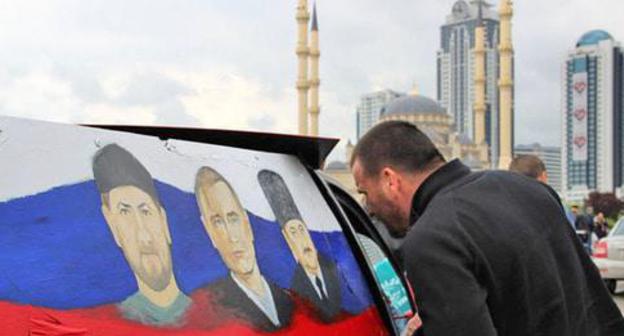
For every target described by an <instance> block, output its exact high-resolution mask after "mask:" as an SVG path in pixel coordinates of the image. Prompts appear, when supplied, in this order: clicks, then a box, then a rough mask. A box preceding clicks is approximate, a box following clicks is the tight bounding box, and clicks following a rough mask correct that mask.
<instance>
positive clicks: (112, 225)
mask: <svg viewBox="0 0 624 336" xmlns="http://www.w3.org/2000/svg"><path fill="white" fill-rule="evenodd" d="M100 209H101V210H102V215H104V219H105V220H106V224H108V228H109V229H110V231H111V233H112V234H113V239H115V243H116V244H117V246H119V247H121V237H120V236H119V232H118V231H117V226H116V224H115V220H114V219H113V213H112V212H111V210H110V209H109V208H108V206H107V205H106V204H105V203H104V202H102V206H101V207H100Z"/></svg>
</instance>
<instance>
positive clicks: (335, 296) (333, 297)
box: [290, 253, 342, 322]
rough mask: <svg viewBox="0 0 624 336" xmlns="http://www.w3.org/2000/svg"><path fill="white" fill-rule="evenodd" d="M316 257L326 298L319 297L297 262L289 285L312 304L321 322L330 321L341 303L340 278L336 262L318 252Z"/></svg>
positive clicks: (337, 312)
mask: <svg viewBox="0 0 624 336" xmlns="http://www.w3.org/2000/svg"><path fill="white" fill-rule="evenodd" d="M318 259H319V264H320V266H321V271H322V272H323V278H324V280H325V290H326V291H327V298H326V299H325V300H321V298H319V296H318V294H317V293H316V290H315V289H314V287H313V284H312V283H311V282H310V279H309V278H308V276H307V275H306V272H305V270H304V269H303V267H302V266H301V264H297V268H296V269H295V274H294V276H293V279H292V285H291V286H290V287H291V289H292V290H293V291H294V292H295V293H297V294H298V295H299V296H300V297H302V298H303V299H305V300H306V301H308V302H309V303H310V304H311V305H312V307H313V308H314V311H315V312H316V313H317V315H318V317H319V318H320V319H321V320H322V321H323V322H332V321H333V320H334V319H335V318H336V316H338V314H339V313H340V310H341V308H340V307H341V305H342V300H341V296H340V279H339V278H338V272H337V270H336V264H335V263H334V262H333V261H331V260H329V259H327V258H325V257H323V256H322V255H321V254H320V253H319V254H318Z"/></svg>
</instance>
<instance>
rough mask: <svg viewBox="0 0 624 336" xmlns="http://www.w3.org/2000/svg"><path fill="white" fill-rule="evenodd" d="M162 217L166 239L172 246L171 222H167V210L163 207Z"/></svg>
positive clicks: (161, 209) (161, 210) (161, 208)
mask: <svg viewBox="0 0 624 336" xmlns="http://www.w3.org/2000/svg"><path fill="white" fill-rule="evenodd" d="M160 216H161V218H162V221H163V223H162V224H163V230H164V231H165V232H164V233H165V238H167V243H169V245H171V233H169V221H167V212H165V209H164V208H163V207H162V206H161V207H160Z"/></svg>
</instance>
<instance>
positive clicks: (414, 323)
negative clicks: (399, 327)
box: [401, 314, 422, 336]
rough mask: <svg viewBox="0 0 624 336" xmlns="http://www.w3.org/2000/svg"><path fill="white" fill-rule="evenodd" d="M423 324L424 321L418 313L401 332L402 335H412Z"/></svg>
mask: <svg viewBox="0 0 624 336" xmlns="http://www.w3.org/2000/svg"><path fill="white" fill-rule="evenodd" d="M421 326H422V321H421V320H420V316H418V314H416V315H414V317H412V318H411V319H410V320H409V321H408V322H407V326H406V327H405V329H404V330H403V332H402V333H401V336H412V335H413V334H414V333H415V332H416V330H418V328H420V327H421Z"/></svg>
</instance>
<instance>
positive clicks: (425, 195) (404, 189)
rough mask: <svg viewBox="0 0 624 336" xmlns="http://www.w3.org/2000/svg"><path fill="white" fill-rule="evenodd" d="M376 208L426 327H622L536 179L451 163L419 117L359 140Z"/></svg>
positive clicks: (456, 330) (445, 334)
mask: <svg viewBox="0 0 624 336" xmlns="http://www.w3.org/2000/svg"><path fill="white" fill-rule="evenodd" d="M351 165H352V168H353V174H354V177H355V180H356V184H357V186H358V189H359V191H360V192H361V193H363V194H364V195H365V197H366V199H367V205H368V208H369V210H370V211H371V212H372V213H373V214H374V215H376V216H378V217H379V218H381V219H382V220H383V221H384V223H386V225H387V226H388V228H389V229H390V231H391V232H393V234H395V235H397V236H405V241H404V243H403V246H402V248H401V253H402V254H403V258H404V264H405V265H404V266H405V270H406V272H407V276H408V280H409V281H410V283H411V285H412V287H413V289H414V292H415V295H416V301H417V304H418V307H419V310H420V316H421V318H422V321H423V327H422V330H421V331H420V332H421V333H423V334H424V335H426V336H436V335H440V336H453V335H479V336H487V335H518V336H520V335H553V336H554V335H557V336H559V335H624V319H623V318H622V314H621V313H620V312H619V311H618V309H617V307H616V306H615V304H614V302H613V300H612V299H611V297H610V296H609V294H608V292H607V290H606V288H605V287H604V285H603V283H602V281H601V279H600V274H599V273H598V270H597V269H596V267H595V266H594V264H593V263H592V261H591V260H590V259H589V257H588V256H587V254H586V253H585V252H584V251H583V247H582V246H581V245H580V243H579V241H578V240H577V239H576V238H575V235H574V231H573V230H572V228H571V227H570V225H569V224H568V223H567V219H566V218H565V216H564V214H563V212H562V211H561V208H560V206H559V204H558V202H557V201H556V200H555V198H554V197H553V196H552V195H551V194H550V193H549V192H548V191H547V189H546V188H544V187H543V186H542V185H540V184H539V183H534V182H533V181H530V180H527V179H526V178H523V177H521V176H519V175H517V174H512V173H509V172H502V171H485V172H479V173H471V172H470V170H469V169H468V168H467V167H466V166H464V165H463V164H462V163H461V162H460V161H459V160H454V161H451V162H449V163H446V162H445V160H444V158H443V157H442V155H440V153H439V152H438V150H437V149H436V148H435V146H434V145H433V143H432V142H431V141H430V140H429V139H428V138H427V136H426V135H424V134H423V133H422V132H421V131H420V130H419V129H418V128H417V127H416V126H414V125H412V124H409V123H405V122H387V123H382V124H379V125H377V126H376V127H374V128H373V129H371V130H370V131H369V132H368V133H367V134H366V135H365V136H364V137H363V138H362V139H361V140H360V142H359V143H358V145H357V146H356V148H355V150H354V153H353V157H352V162H351Z"/></svg>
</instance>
